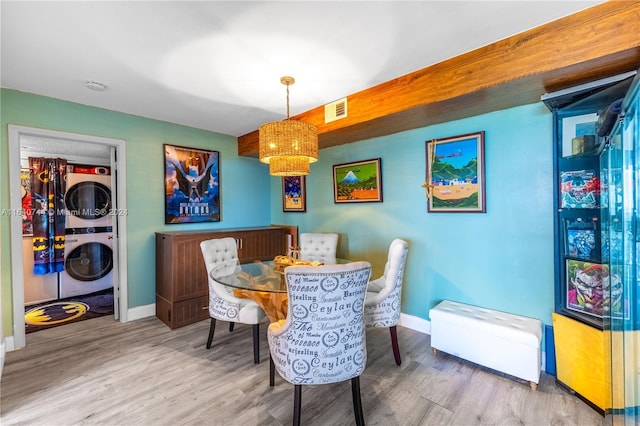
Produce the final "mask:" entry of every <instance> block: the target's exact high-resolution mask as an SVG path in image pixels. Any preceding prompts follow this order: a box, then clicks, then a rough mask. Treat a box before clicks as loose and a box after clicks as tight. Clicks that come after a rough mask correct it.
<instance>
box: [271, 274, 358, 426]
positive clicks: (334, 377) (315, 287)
mask: <svg viewBox="0 0 640 426" xmlns="http://www.w3.org/2000/svg"><path fill="white" fill-rule="evenodd" d="M284 274H285V278H286V280H287V293H288V296H289V300H288V311H287V318H286V319H285V320H281V321H278V322H273V323H271V325H269V329H268V330H267V337H268V339H269V350H270V352H271V358H270V361H271V362H270V385H271V386H273V384H274V375H275V374H274V367H275V369H276V370H277V371H278V374H279V375H280V376H282V378H283V379H285V380H286V381H288V382H289V383H292V384H293V385H294V408H293V424H294V425H298V424H300V414H301V405H302V385H318V384H326V383H336V382H342V381H345V380H349V379H351V393H352V397H353V409H354V413H355V418H356V423H357V424H358V425H363V424H364V416H363V413H362V403H361V400H360V374H362V372H363V371H364V369H365V367H366V365H367V347H366V333H365V325H364V321H363V317H362V315H363V306H364V299H365V293H366V288H367V282H368V281H369V278H370V276H371V264H369V263H368V262H353V263H348V264H341V265H324V266H318V267H314V266H289V267H288V268H286V269H285V270H284Z"/></svg>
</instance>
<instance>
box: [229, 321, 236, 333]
mask: <svg viewBox="0 0 640 426" xmlns="http://www.w3.org/2000/svg"><path fill="white" fill-rule="evenodd" d="M234 325H236V323H235V322H230V323H229V331H233V326H234Z"/></svg>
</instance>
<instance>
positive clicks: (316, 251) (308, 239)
mask: <svg viewBox="0 0 640 426" xmlns="http://www.w3.org/2000/svg"><path fill="white" fill-rule="evenodd" d="M299 240H300V259H302V260H311V261H318V262H322V263H324V264H325V265H333V264H335V263H336V252H337V251H338V234H333V233H320V232H305V233H301V234H300V238H299Z"/></svg>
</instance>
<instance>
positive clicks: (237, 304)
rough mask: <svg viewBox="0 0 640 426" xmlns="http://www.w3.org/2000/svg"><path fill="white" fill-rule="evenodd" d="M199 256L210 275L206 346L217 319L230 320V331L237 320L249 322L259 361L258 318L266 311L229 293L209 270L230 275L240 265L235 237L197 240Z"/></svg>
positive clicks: (210, 338) (254, 354) (263, 315)
mask: <svg viewBox="0 0 640 426" xmlns="http://www.w3.org/2000/svg"><path fill="white" fill-rule="evenodd" d="M200 249H201V250H202V257H203V258H204V263H205V265H206V267H207V276H208V277H209V316H210V317H211V325H210V326H209V337H208V339H207V349H210V348H211V343H212V341H213V333H214V331H215V329H216V320H222V321H229V331H233V325H234V324H235V323H236V322H239V323H242V324H250V325H252V327H253V362H254V363H255V364H259V363H260V321H261V320H262V319H263V318H264V317H265V313H264V311H263V310H262V308H260V306H258V304H257V303H256V302H254V301H253V300H251V299H242V298H239V297H236V296H234V295H233V293H232V289H231V288H230V287H227V286H225V285H222V284H220V283H219V282H217V281H216V280H214V279H213V278H212V277H211V271H212V270H214V269H215V271H216V272H215V273H218V274H220V275H221V276H223V275H229V274H230V273H231V272H233V271H234V270H235V269H236V268H240V263H239V262H238V247H237V245H236V240H235V239H234V238H230V237H227V238H214V239H211V240H205V241H202V242H201V243H200Z"/></svg>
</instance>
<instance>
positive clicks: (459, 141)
mask: <svg viewBox="0 0 640 426" xmlns="http://www.w3.org/2000/svg"><path fill="white" fill-rule="evenodd" d="M426 156H427V158H426V160H427V161H426V163H427V171H426V172H427V173H426V174H427V176H426V183H425V186H426V187H427V194H428V199H427V211H428V212H430V213H438V212H439V213H485V212H486V203H485V180H484V132H476V133H471V134H467V135H460V136H453V137H449V138H443V139H433V140H430V141H427V142H426Z"/></svg>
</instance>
